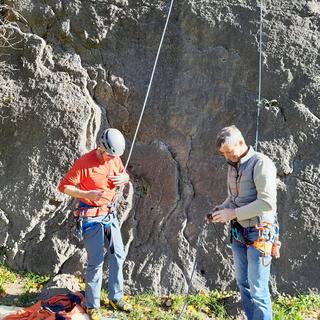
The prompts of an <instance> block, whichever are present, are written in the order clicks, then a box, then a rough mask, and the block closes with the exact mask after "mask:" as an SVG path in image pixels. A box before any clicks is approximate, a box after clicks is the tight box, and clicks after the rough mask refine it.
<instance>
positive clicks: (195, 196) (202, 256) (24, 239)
mask: <svg viewBox="0 0 320 320" xmlns="http://www.w3.org/2000/svg"><path fill="white" fill-rule="evenodd" d="M3 4H5V5H8V6H10V7H12V8H14V10H15V12H18V13H19V14H20V15H21V17H20V18H17V19H16V20H17V21H15V22H11V23H14V25H13V26H12V24H11V26H10V25H3V26H2V27H1V28H8V32H9V31H10V32H11V33H12V37H13V42H14V43H15V44H14V45H13V46H11V47H3V48H1V49H0V54H1V60H2V61H4V64H1V65H0V67H1V68H2V70H1V74H0V83H1V86H0V200H1V202H0V232H1V234H0V241H1V242H0V247H1V248H0V252H1V254H2V256H1V260H5V261H6V263H8V264H9V265H11V266H12V267H14V268H18V269H28V270H32V271H36V272H42V273H52V274H57V273H79V272H83V269H84V265H85V253H84V250H83V247H82V246H81V245H79V244H78V243H77V242H76V240H75V239H74V238H72V234H71V226H72V221H71V220H70V219H68V215H67V212H68V210H69V208H70V207H71V205H70V199H68V198H67V197H65V196H63V195H61V194H59V192H58V191H57V189H56V187H57V184H58V182H59V180H60V179H61V178H62V176H63V175H64V173H65V172H66V171H67V169H68V168H70V166H71V164H72V163H73V161H74V160H75V159H76V158H77V157H78V156H79V155H80V154H83V153H85V152H86V151H88V150H90V149H92V148H94V147H95V142H96V138H97V135H98V133H99V131H100V130H102V129H103V128H105V127H106V126H112V127H117V128H119V129H120V130H122V131H123V132H124V134H125V136H126V138H127V142H128V146H129V145H130V142H131V141H132V138H133V135H134V131H135V128H136V124H137V121H138V118H139V115H140V110H141V107H142V104H143V100H144V96H145V93H146V89H147V84H148V81H149V78H150V74H151V70H152V66H153V62H154V58H155V54H156V51H157V47H158V44H159V40H160V37H161V33H162V28H163V26H164V22H165V17H166V13H167V11H168V3H167V2H165V1H163V0H161V1H160V0H153V1H151V0H134V1H133V0H112V1H107V0H99V1H66V0H58V1H57V0H55V1H53V0H46V1H40V0H19V1H18V0H3ZM319 26H320V7H319V4H318V3H317V2H316V1H307V0H304V1H300V0H299V1H298V0H294V1H288V0H284V1H281V2H279V3H274V2H271V1H266V11H265V12H264V33H263V39H264V45H263V50H264V54H263V75H262V76H263V86H262V91H263V97H265V98H267V99H277V100H278V101H279V104H278V106H276V107H264V108H262V110H261V111H262V112H261V122H260V149H261V150H262V152H264V153H265V154H267V155H269V156H270V157H271V158H272V159H273V160H274V161H275V163H276V166H277V169H278V182H279V190H278V212H279V221H280V225H281V240H282V244H283V245H282V252H281V254H282V256H281V258H280V260H277V261H275V262H274V265H273V267H272V274H273V281H272V289H273V291H274V292H276V291H277V290H280V291H286V292H291V293H293V292H296V290H299V291H300V290H302V291H305V290H318V289H319V285H320V280H319V279H316V278H315V277H314V276H313V275H314V274H316V273H317V271H318V269H319V254H320V253H319V248H318V247H319V238H320V236H319V234H320V233H319V221H320V220H319V191H320V183H319V180H320V179H319V178H320V165H319V156H320V151H319V150H320V148H319V146H320V144H319V137H320V129H319V125H320V98H319V97H320V94H319V90H320V78H319V72H320V67H319V66H320V58H319V49H320V40H319V39H320V30H319ZM258 29H259V7H258V6H257V3H256V2H255V1H251V0H244V1H240V0H239V1H234V2H230V1H225V0H222V1H221V0H211V1H207V0H197V1H194V0H186V1H182V0H177V1H176V2H175V5H174V9H173V15H172V17H171V20H170V23H169V26H168V33H167V36H166V38H165V41H164V44H163V50H162V53H161V56H160V59H159V65H158V68H157V71H156V74H155V78H154V84H153V87H152V90H151V96H150V100H149V102H148V105H147V108H146V112H145V116H144V119H143V122H142V126H141V130H140V132H139V134H138V143H137V145H136V147H135V149H134V152H133V155H132V160H131V162H130V164H129V171H130V175H131V177H132V186H131V188H130V189H129V192H128V195H127V198H126V201H124V203H123V221H122V223H123V225H122V229H123V238H124V241H125V245H126V250H127V260H126V265H125V283H126V286H127V289H128V290H130V291H131V292H137V291H142V290H154V291H155V292H158V293H162V294H165V293H169V292H180V291H183V290H184V289H185V286H186V281H187V279H188V277H189V275H190V269H191V266H192V263H193V260H194V258H195V256H196V251H195V248H196V242H197V237H198V235H199V233H200V231H201V228H202V227H203V218H204V215H205V214H206V213H207V212H208V211H209V210H210V208H212V207H213V206H214V205H215V204H218V203H219V202H221V201H223V200H224V198H225V195H226V187H225V175H226V164H225V162H224V160H223V159H222V158H221V157H220V156H219V155H218V154H217V153H216V152H215V150H214V139H215V135H216V133H217V132H218V131H219V129H221V128H222V127H223V126H225V125H229V124H236V125H237V126H238V127H239V128H240V129H241V130H242V131H243V133H244V134H245V136H246V137H247V141H248V142H249V143H250V144H253V143H254V135H255V116H256V105H255V104H256V103H255V100H256V98H257V82H258V40H259V34H258ZM126 156H127V155H126ZM133 191H134V192H133ZM217 231H218V233H217ZM221 240H222V241H221ZM228 241H229V236H228V233H227V228H224V227H223V226H217V230H216V229H214V228H213V227H212V226H209V227H208V230H207V232H206V234H205V237H204V242H203V245H202V246H201V248H200V250H199V252H198V253H197V272H196V276H195V279H194V283H193V285H194V287H195V288H201V287H203V286H205V287H208V288H210V289H214V288H223V289H224V288H234V286H235V283H234V278H233V267H232V257H231V252H230V250H229V249H228V248H227V247H226V245H225V244H224V243H227V242H228ZM223 242H224V243H223Z"/></svg>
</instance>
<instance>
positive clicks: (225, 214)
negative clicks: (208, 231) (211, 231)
mask: <svg viewBox="0 0 320 320" xmlns="http://www.w3.org/2000/svg"><path fill="white" fill-rule="evenodd" d="M236 217H237V216H236V211H235V209H222V210H216V211H214V212H213V213H212V214H211V215H210V218H209V217H208V218H207V219H208V220H209V221H210V222H214V223H216V222H221V223H226V222H228V221H230V220H233V219H234V218H236Z"/></svg>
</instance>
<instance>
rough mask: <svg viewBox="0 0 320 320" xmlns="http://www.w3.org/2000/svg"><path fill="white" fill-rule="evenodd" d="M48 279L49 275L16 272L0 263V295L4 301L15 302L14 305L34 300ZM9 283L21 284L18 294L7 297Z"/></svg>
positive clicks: (29, 302) (23, 304)
mask: <svg viewBox="0 0 320 320" xmlns="http://www.w3.org/2000/svg"><path fill="white" fill-rule="evenodd" d="M49 280H50V277H49V276H45V275H39V274H36V273H32V272H25V271H19V272H16V271H14V270H12V269H10V268H8V267H6V266H4V265H2V264H0V297H2V298H3V300H4V302H6V303H9V304H15V305H16V306H22V307H23V306H28V305H31V304H33V303H34V302H35V300H36V298H37V295H38V293H39V292H40V291H41V289H42V288H43V286H44V285H45V284H46V283H47V282H48V281H49ZM10 284H17V285H19V287H21V286H22V290H21V292H19V295H18V296H16V297H13V298H12V301H11V299H9V298H8V294H7V289H6V288H7V287H8V286H9V285H10Z"/></svg>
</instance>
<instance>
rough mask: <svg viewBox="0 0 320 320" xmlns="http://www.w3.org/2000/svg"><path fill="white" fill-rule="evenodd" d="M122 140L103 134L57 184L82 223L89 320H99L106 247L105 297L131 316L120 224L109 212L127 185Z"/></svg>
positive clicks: (110, 132)
mask: <svg viewBox="0 0 320 320" xmlns="http://www.w3.org/2000/svg"><path fill="white" fill-rule="evenodd" d="M124 150H125V139H124V137H123V135H122V134H121V132H120V131H119V130H117V129H112V128H109V129H107V130H105V131H104V132H103V134H102V136H101V138H100V144H99V146H98V148H97V149H94V150H92V151H90V152H88V153H87V154H85V155H83V156H82V157H80V158H79V159H78V160H77V161H76V162H75V163H74V165H73V166H72V168H71V169H70V171H69V172H68V173H67V174H66V176H65V177H64V179H63V180H62V181H61V182H60V185H59V190H60V191H61V192H63V193H65V194H67V195H69V196H72V197H74V198H78V199H79V205H78V208H77V210H76V212H77V214H78V215H79V217H78V219H80V220H81V222H82V223H81V226H80V228H81V230H80V232H81V233H82V236H83V241H84V246H85V248H86V251H87V255H88V266H87V270H86V292H85V299H86V306H87V313H88V314H89V316H90V318H91V319H92V320H99V319H100V318H101V316H100V311H99V308H100V295H101V285H102V267H103V260H104V246H105V244H108V255H109V268H110V270H109V284H108V297H109V301H110V305H111V306H112V307H113V308H116V309H120V310H123V311H127V312H130V311H131V310H132V307H131V306H130V305H129V304H128V303H126V302H125V301H124V300H123V274H122V266H123V262H124V259H125V253H124V246H123V242H122V237H121V232H120V226H119V221H118V219H117V216H116V212H114V210H112V207H110V206H111V205H112V200H113V198H114V196H115V193H116V188H117V187H118V186H121V185H123V184H126V183H128V181H129V176H128V174H127V173H126V172H124V167H123V164H122V161H121V159H120V156H121V155H122V154H123V153H124Z"/></svg>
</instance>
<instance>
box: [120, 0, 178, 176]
mask: <svg viewBox="0 0 320 320" xmlns="http://www.w3.org/2000/svg"><path fill="white" fill-rule="evenodd" d="M173 2H174V0H171V3H170V7H169V11H168V15H167V20H166V24H165V26H164V29H163V32H162V37H161V40H160V44H159V48H158V52H157V56H156V59H155V61H154V65H153V69H152V73H151V77H150V81H149V85H148V90H147V94H146V97H145V99H144V103H143V107H142V110H141V114H140V118H139V121H138V125H137V129H136V132H135V134H134V137H133V140H132V144H131V148H130V152H129V155H128V158H127V162H126V165H125V166H124V171H125V170H126V169H127V166H128V163H129V161H130V158H131V154H132V150H133V147H134V144H135V142H136V138H137V134H138V131H139V128H140V124H141V120H142V117H143V114H144V110H145V108H146V105H147V101H148V98H149V94H150V89H151V86H152V82H153V77H154V73H155V71H156V68H157V64H158V59H159V55H160V52H161V48H162V44H163V40H164V37H165V35H166V32H167V27H168V23H169V20H170V16H171V11H172V6H173Z"/></svg>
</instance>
